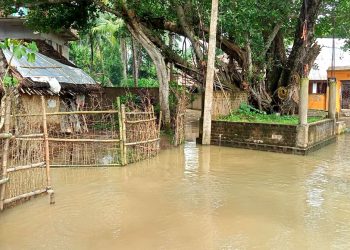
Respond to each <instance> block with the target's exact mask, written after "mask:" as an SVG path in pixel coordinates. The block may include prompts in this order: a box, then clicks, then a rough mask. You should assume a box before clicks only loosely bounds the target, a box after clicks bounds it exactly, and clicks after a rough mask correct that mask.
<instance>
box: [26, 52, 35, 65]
mask: <svg viewBox="0 0 350 250" xmlns="http://www.w3.org/2000/svg"><path fill="white" fill-rule="evenodd" d="M27 61H28V62H30V63H33V62H35V53H28V54H27Z"/></svg>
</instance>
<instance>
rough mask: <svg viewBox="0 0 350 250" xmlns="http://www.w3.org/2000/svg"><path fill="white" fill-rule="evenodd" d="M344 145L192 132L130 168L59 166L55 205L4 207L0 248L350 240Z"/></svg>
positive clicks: (259, 245) (344, 140) (300, 245)
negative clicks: (265, 147)
mask: <svg viewBox="0 0 350 250" xmlns="http://www.w3.org/2000/svg"><path fill="white" fill-rule="evenodd" d="M189 131H190V130H189ZM192 132H193V133H194V134H195V131H192ZM348 145H350V135H345V136H341V137H339V139H338V142H337V143H336V144H333V145H330V146H327V147H326V148H324V149H321V150H319V151H318V152H316V153H313V154H311V155H309V156H306V157H302V156H293V155H284V154H276V153H267V152H258V151H250V150H241V149H233V148H224V147H214V146H211V147H209V146H208V147H201V146H198V145H196V144H195V143H194V142H193V140H190V141H188V142H187V143H186V144H185V145H184V146H182V147H180V148H176V149H169V150H164V151H162V152H161V153H160V155H159V156H158V157H156V158H154V159H151V160H148V161H143V162H140V163H137V164H133V165H129V166H127V167H124V168H71V169H53V170H52V181H53V185H54V187H55V191H56V204H55V205H51V206H50V205H49V204H48V197H39V198H36V199H33V200H31V201H29V202H26V203H24V204H23V205H20V206H18V207H15V208H12V209H8V210H6V211H5V212H3V213H1V214H0V249H2V250H6V249H350V149H349V146H348Z"/></svg>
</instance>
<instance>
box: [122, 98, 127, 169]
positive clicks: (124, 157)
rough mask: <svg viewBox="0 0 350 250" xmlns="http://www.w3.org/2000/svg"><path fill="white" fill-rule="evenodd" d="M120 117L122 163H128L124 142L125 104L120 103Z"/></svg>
mask: <svg viewBox="0 0 350 250" xmlns="http://www.w3.org/2000/svg"><path fill="white" fill-rule="evenodd" d="M121 117H122V123H121V125H122V134H121V135H122V138H121V140H123V142H124V143H123V153H124V154H123V155H122V165H126V164H128V159H127V148H126V143H127V138H126V123H125V121H126V114H125V105H124V104H123V105H121Z"/></svg>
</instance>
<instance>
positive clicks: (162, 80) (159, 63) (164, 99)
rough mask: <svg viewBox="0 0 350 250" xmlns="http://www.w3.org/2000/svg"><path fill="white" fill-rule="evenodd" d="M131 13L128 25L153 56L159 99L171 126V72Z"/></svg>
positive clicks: (165, 119)
mask: <svg viewBox="0 0 350 250" xmlns="http://www.w3.org/2000/svg"><path fill="white" fill-rule="evenodd" d="M128 14H129V22H127V27H128V30H129V31H130V33H131V34H132V35H133V37H134V38H135V39H136V40H137V41H138V42H139V43H140V44H141V45H142V47H143V48H144V49H145V50H146V51H147V53H148V54H149V56H150V57H151V59H152V61H153V63H154V65H155V67H156V70H157V78H158V81H159V101H160V110H161V111H162V115H163V122H164V125H165V126H166V127H170V107H169V80H170V79H169V74H168V69H167V66H166V63H165V60H164V56H163V55H162V53H161V51H160V50H159V49H158V48H157V47H156V46H155V45H154V44H153V42H152V41H151V40H150V39H149V38H148V37H147V36H146V35H145V33H144V32H143V30H142V26H141V25H140V24H139V23H138V22H137V20H135V19H134V18H133V16H131V15H130V13H128Z"/></svg>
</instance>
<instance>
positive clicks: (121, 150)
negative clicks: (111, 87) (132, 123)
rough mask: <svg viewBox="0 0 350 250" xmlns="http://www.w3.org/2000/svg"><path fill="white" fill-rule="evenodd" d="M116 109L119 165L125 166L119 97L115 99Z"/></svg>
mask: <svg viewBox="0 0 350 250" xmlns="http://www.w3.org/2000/svg"><path fill="white" fill-rule="evenodd" d="M117 108H118V122H119V147H120V164H121V165H122V166H124V165H125V161H124V159H125V152H124V144H125V141H124V136H123V119H122V108H121V104H120V97H117Z"/></svg>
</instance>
